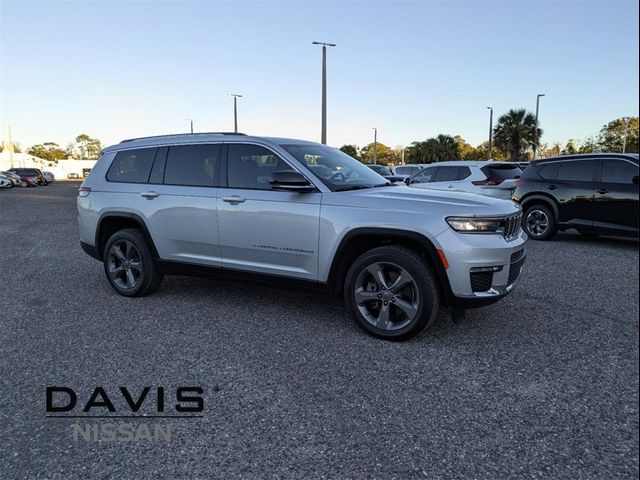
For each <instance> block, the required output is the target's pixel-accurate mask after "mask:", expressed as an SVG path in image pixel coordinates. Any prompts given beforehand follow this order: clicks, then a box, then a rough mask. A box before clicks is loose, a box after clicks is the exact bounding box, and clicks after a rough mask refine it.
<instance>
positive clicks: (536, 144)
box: [533, 93, 544, 160]
mask: <svg viewBox="0 0 640 480" xmlns="http://www.w3.org/2000/svg"><path fill="white" fill-rule="evenodd" d="M540 97H544V93H539V94H538V95H537V96H536V129H535V131H534V132H533V134H534V137H535V141H534V143H533V160H535V159H536V150H537V149H538V112H539V111H540Z"/></svg>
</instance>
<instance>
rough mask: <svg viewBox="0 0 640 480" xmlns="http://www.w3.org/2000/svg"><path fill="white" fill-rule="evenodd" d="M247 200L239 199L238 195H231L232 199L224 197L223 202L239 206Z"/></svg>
mask: <svg viewBox="0 0 640 480" xmlns="http://www.w3.org/2000/svg"><path fill="white" fill-rule="evenodd" d="M246 200H247V199H246V198H242V197H239V196H237V195H231V196H230V197H222V201H223V202H227V203H230V204H231V205H237V204H239V203H242V202H244V201H246Z"/></svg>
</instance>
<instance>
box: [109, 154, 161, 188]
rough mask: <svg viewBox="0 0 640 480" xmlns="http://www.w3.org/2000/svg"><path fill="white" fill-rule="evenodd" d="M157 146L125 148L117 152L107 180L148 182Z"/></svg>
mask: <svg viewBox="0 0 640 480" xmlns="http://www.w3.org/2000/svg"><path fill="white" fill-rule="evenodd" d="M156 151H157V148H139V149H136V150H124V151H122V152H118V153H117V154H116V158H114V159H113V162H112V163H111V166H110V167H109V171H108V172H107V180H108V181H110V182H124V183H147V182H148V181H149V174H150V173H151V166H152V165H153V159H154V158H155V155H156Z"/></svg>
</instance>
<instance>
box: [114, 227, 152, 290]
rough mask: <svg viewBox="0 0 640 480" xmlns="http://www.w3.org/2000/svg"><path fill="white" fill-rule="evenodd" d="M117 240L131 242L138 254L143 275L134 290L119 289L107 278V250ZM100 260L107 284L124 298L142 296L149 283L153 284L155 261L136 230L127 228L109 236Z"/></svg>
mask: <svg viewBox="0 0 640 480" xmlns="http://www.w3.org/2000/svg"><path fill="white" fill-rule="evenodd" d="M119 240H127V241H129V242H131V243H132V244H133V245H134V246H135V247H136V249H137V250H138V254H139V255H140V262H141V263H142V269H143V273H142V275H143V278H142V281H141V282H140V283H138V285H137V286H136V288H134V289H132V290H123V289H121V288H120V287H118V286H117V285H116V284H115V283H113V281H112V280H111V277H110V276H109V266H108V255H109V250H110V249H111V247H112V245H113V244H114V243H115V242H117V241H119ZM102 258H103V261H102V264H103V267H104V273H105V275H106V276H107V280H108V281H109V284H110V285H111V286H112V287H113V289H114V290H115V291H116V292H118V293H119V294H120V295H122V296H125V297H137V296H140V295H142V294H144V293H143V292H145V291H146V290H147V289H148V288H149V285H151V283H152V282H153V275H154V271H155V268H156V265H155V261H154V259H153V255H152V253H151V250H150V249H149V246H148V245H147V242H146V241H145V239H144V237H143V236H142V235H141V234H140V233H139V231H138V230H136V229H129V228H128V229H124V230H119V231H117V232H116V233H114V234H113V235H111V237H110V238H109V240H108V241H107V244H106V245H105V247H104V253H103V256H102Z"/></svg>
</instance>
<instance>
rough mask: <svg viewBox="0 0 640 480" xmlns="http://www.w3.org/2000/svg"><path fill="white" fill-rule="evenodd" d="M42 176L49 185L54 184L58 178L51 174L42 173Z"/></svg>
mask: <svg viewBox="0 0 640 480" xmlns="http://www.w3.org/2000/svg"><path fill="white" fill-rule="evenodd" d="M42 176H43V177H44V179H45V180H46V181H47V183H53V182H55V180H56V177H55V176H54V175H53V173H51V172H42Z"/></svg>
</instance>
